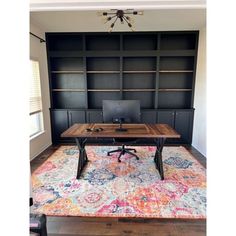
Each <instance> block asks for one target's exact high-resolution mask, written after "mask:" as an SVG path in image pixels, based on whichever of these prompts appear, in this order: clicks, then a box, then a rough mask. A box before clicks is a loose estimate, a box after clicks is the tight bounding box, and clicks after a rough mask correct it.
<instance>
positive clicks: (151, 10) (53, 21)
mask: <svg viewBox="0 0 236 236" xmlns="http://www.w3.org/2000/svg"><path fill="white" fill-rule="evenodd" d="M130 8H132V9H135V10H138V9H139V10H143V11H144V15H142V16H133V19H134V26H135V30H136V31H161V30H163V31H164V30H199V29H201V28H203V27H205V26H206V4H205V0H199V1H196V0H165V1H163V0H152V1H140V0H129V1H126V0H119V1H118V0H103V1H102V0H96V1H92V0H80V1H78V0H67V1H66V0H54V1H52V0H30V21H31V23H32V24H34V25H36V26H38V27H40V28H41V29H42V30H43V31H45V32H99V31H107V30H108V28H109V25H110V24H111V22H109V23H107V24H104V23H103V22H102V19H101V17H99V16H98V15H97V12H98V11H101V10H105V9H130ZM88 9H90V10H88ZM129 30H130V29H129V27H128V26H127V25H126V24H123V25H122V24H120V22H118V21H117V23H116V25H115V27H114V29H113V31H129Z"/></svg>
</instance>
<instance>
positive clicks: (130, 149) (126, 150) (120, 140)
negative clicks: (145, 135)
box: [107, 139, 139, 162]
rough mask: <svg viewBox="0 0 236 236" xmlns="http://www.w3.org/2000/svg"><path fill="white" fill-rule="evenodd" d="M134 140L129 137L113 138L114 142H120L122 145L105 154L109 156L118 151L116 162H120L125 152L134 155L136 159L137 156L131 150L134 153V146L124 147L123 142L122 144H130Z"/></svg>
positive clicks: (137, 158)
mask: <svg viewBox="0 0 236 236" xmlns="http://www.w3.org/2000/svg"><path fill="white" fill-rule="evenodd" d="M135 141H136V139H134V140H130V139H129V140H128V141H127V140H126V139H114V142H116V143H117V142H119V143H121V145H122V147H118V149H115V150H112V151H110V152H107V155H108V156H110V155H111V153H116V152H120V155H119V156H118V162H121V160H120V158H121V156H122V155H125V154H126V153H128V154H130V155H131V156H134V157H136V160H139V157H138V156H137V155H136V154H134V153H133V152H135V153H136V152H137V151H136V149H135V148H125V144H124V143H126V144H131V143H133V142H135ZM131 151H133V152H131Z"/></svg>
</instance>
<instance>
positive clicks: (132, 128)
mask: <svg viewBox="0 0 236 236" xmlns="http://www.w3.org/2000/svg"><path fill="white" fill-rule="evenodd" d="M122 127H123V128H125V129H127V131H125V132H118V131H116V130H115V129H117V128H119V124H105V123H91V124H74V125H73V126H71V127H70V128H69V129H67V130H66V131H64V132H63V133H62V134H61V137H63V138H80V137H81V138H180V135H179V134H178V133H177V132H176V131H175V130H174V129H173V128H171V127H170V126H169V125H167V124H122ZM98 128H102V129H103V130H102V131H99V132H96V131H94V130H95V129H98ZM86 129H91V130H93V131H92V132H91V131H87V130H86Z"/></svg>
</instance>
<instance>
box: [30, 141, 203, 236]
mask: <svg viewBox="0 0 236 236" xmlns="http://www.w3.org/2000/svg"><path fill="white" fill-rule="evenodd" d="M184 146H185V147H186V148H187V149H188V150H189V152H190V153H191V154H192V155H193V156H194V157H195V158H196V159H197V160H198V161H199V162H200V163H201V164H202V165H203V166H204V167H206V158H205V157H204V156H203V155H202V154H201V153H199V152H198V151H197V150H196V149H195V148H193V147H192V146H187V145H184ZM58 147H59V146H51V147H49V148H48V149H46V150H45V151H44V152H43V153H41V154H40V155H39V156H38V157H36V158H35V159H34V160H32V161H31V163H30V164H31V171H32V172H33V171H34V170H35V169H37V168H38V167H39V166H40V165H41V164H42V163H43V162H44V161H46V160H47V158H48V157H49V156H50V155H51V154H52V153H53V152H54V151H55V150H56V149H57V148H58ZM47 231H48V236H72V235H74V236H75V235H78V236H91V235H93V236H105V235H106V236H108V235H109V236H118V235H119V236H135V235H137V236H204V235H206V220H204V219H201V220H192V219H191V220H180V219H142V218H137V219H133V218H96V217H50V216H48V217H47Z"/></svg>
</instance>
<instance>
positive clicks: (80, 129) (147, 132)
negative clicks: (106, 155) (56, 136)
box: [61, 123, 180, 180]
mask: <svg viewBox="0 0 236 236" xmlns="http://www.w3.org/2000/svg"><path fill="white" fill-rule="evenodd" d="M118 126H119V125H117V124H104V123H101V124H74V125H73V126H71V127H70V128H69V129H67V130H66V131H65V132H63V133H62V134H61V137H64V138H75V141H76V144H77V146H78V148H79V160H78V170H77V179H79V177H80V175H81V173H82V171H83V168H84V166H85V165H86V163H87V161H88V157H87V154H86V150H85V145H86V142H87V141H88V140H89V138H96V139H97V140H98V144H101V142H99V140H101V139H104V138H125V139H128V138H140V139H149V140H152V141H153V144H150V146H151V145H152V146H156V153H155V157H154V162H155V164H156V168H157V169H158V170H159V173H160V176H161V179H162V180H163V179H164V171H163V163H162V149H163V146H164V143H165V140H166V139H167V138H180V135H179V134H178V133H177V132H176V131H175V130H174V129H172V128H171V127H170V126H169V125H166V124H123V128H126V129H127V131H125V132H117V131H116V130H115V129H117V128H118ZM99 128H102V130H101V131H98V129H99ZM87 129H90V130H92V131H87ZM101 145H104V144H101ZM117 165H118V163H117Z"/></svg>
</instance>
